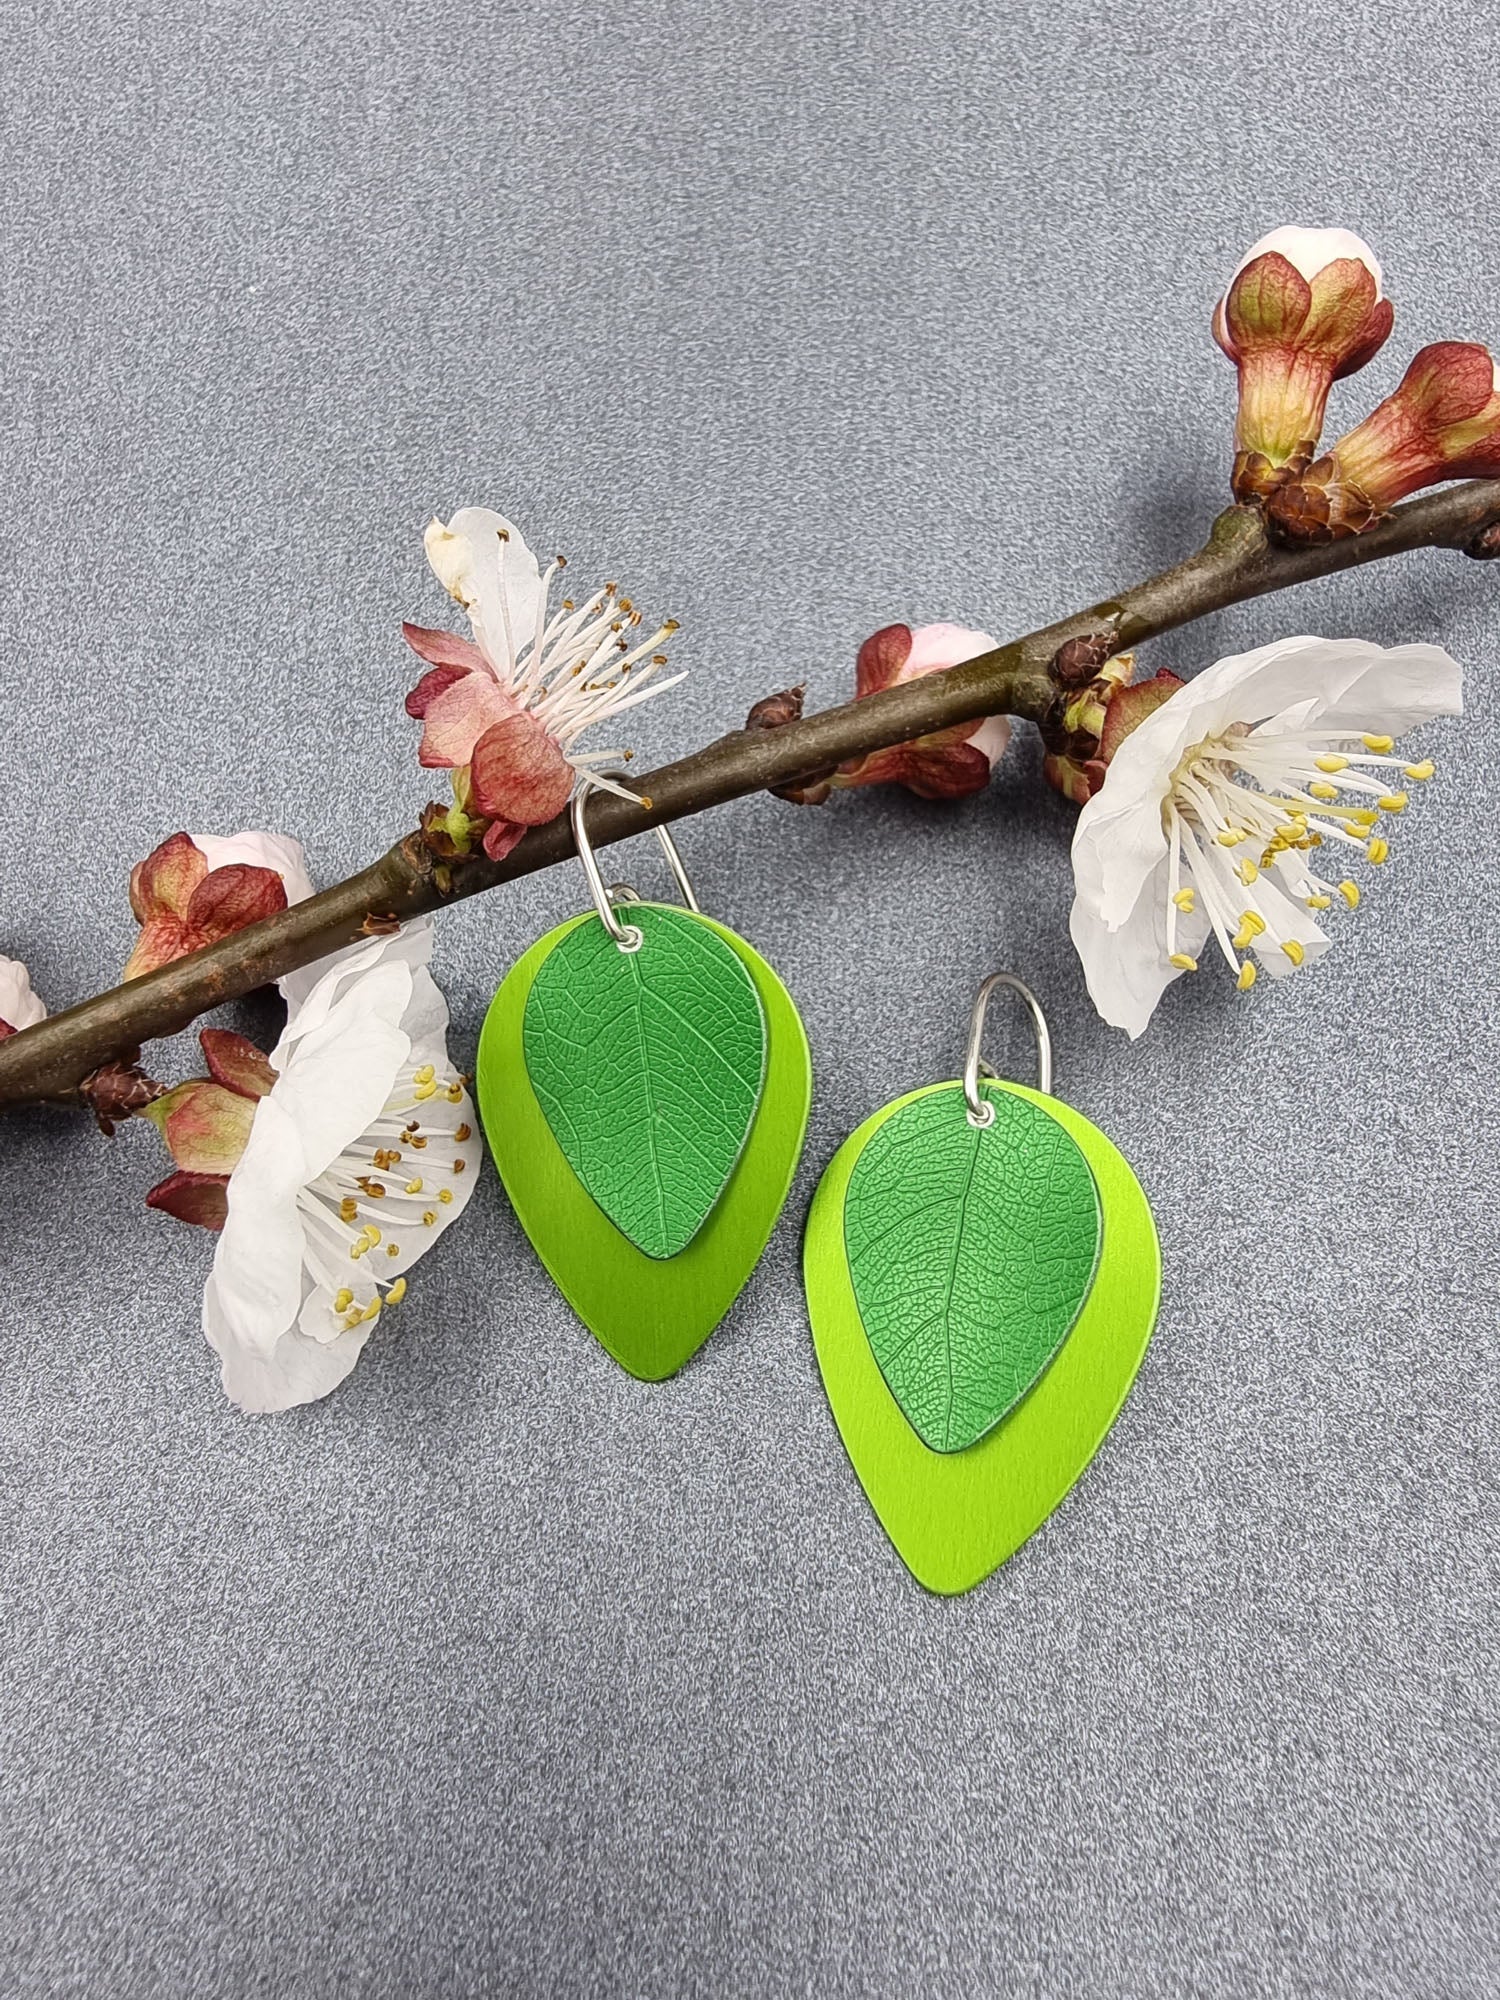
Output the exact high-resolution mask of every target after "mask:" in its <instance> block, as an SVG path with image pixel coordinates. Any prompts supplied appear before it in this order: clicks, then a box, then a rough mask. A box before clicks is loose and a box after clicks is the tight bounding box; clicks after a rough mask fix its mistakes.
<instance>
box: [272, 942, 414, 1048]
mask: <svg viewBox="0 0 1500 2000" xmlns="http://www.w3.org/2000/svg"><path fill="white" fill-rule="evenodd" d="M431 957H432V918H431V917H413V918H412V920H411V922H410V923H406V924H403V925H402V926H401V928H400V930H399V931H396V932H394V933H393V934H392V935H390V936H389V937H373V938H364V939H362V940H361V941H360V942H359V943H358V944H351V945H345V946H344V948H343V949H342V950H341V951H336V952H332V953H330V954H329V956H328V957H327V958H319V959H314V961H313V963H312V964H311V965H303V966H299V967H298V968H297V970H296V971H295V972H287V973H283V975H282V977H281V978H280V979H278V980H277V982H276V983H277V985H278V986H279V987H280V989H281V997H282V998H283V999H284V1000H285V1001H286V1004H287V1023H286V1029H285V1031H284V1033H283V1034H282V1037H281V1042H280V1043H279V1044H278V1047H285V1046H286V1044H287V1043H288V1042H290V1041H294V1040H295V1039H296V1038H297V1037H298V1036H299V1035H302V1034H305V1033H307V1031H308V1030H309V1029H310V1028H314V1027H316V1026H317V1025H318V1023H319V1022H320V1021H322V1020H324V1019H325V1018H326V1016H327V1013H328V1010H329V1008H330V1007H331V1006H332V1005H333V1003H334V1001H335V1000H336V999H337V998H338V995H339V993H340V992H341V991H342V990H343V988H344V987H345V986H346V985H347V984H348V982H349V981H350V980H351V979H354V978H357V977H358V976H359V975H360V974H361V973H364V972H368V971H369V970H370V968H371V967H372V966H375V965H380V964H382V963H384V961H386V960H387V959H391V958H396V959H400V961H401V962H402V963H403V964H405V965H408V966H411V967H412V968H415V967H417V966H419V965H426V964H427V963H428V961H429V960H430V959H431Z"/></svg>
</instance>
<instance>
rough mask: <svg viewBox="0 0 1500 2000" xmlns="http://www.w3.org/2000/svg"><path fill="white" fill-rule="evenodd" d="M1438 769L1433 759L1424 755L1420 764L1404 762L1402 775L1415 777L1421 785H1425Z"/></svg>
mask: <svg viewBox="0 0 1500 2000" xmlns="http://www.w3.org/2000/svg"><path fill="white" fill-rule="evenodd" d="M1436 769H1437V765H1436V764H1434V763H1433V761H1432V759H1431V758H1430V757H1424V758H1423V759H1422V761H1421V763H1420V764H1403V765H1402V767H1401V775H1402V777H1403V778H1415V780H1416V781H1417V783H1418V784H1419V785H1425V784H1426V782H1427V780H1428V779H1429V778H1430V777H1431V776H1432V774H1433V772H1434V771H1435V770H1436Z"/></svg>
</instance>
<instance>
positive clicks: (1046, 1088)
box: [964, 972, 1052, 1129]
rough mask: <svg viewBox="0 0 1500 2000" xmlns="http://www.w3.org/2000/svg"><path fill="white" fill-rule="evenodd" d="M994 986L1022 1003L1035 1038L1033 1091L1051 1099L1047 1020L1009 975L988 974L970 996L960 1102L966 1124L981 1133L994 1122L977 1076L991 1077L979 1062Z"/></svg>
mask: <svg viewBox="0 0 1500 2000" xmlns="http://www.w3.org/2000/svg"><path fill="white" fill-rule="evenodd" d="M997 986H1008V987H1009V988H1010V990H1011V992H1012V993H1019V994H1020V996H1021V998H1022V999H1023V1000H1024V1001H1025V1003H1026V1007H1027V1011H1028V1012H1029V1013H1030V1015H1031V1026H1032V1031H1033V1033H1034V1034H1035V1036H1036V1071H1037V1077H1036V1087H1037V1089H1038V1090H1039V1091H1040V1092H1041V1094H1042V1095H1043V1097H1050V1096H1051V1095H1052V1037H1051V1035H1050V1034H1049V1033H1048V1031H1047V1017H1046V1015H1045V1014H1044V1013H1043V1012H1042V1003H1041V1001H1040V1000H1038V999H1037V997H1036V995H1035V994H1034V993H1033V992H1032V990H1031V988H1030V987H1029V986H1027V985H1026V984H1025V982H1024V981H1022V980H1020V979H1017V978H1016V976H1015V974H1014V973H1013V972H992V973H991V974H990V976H989V978H988V979H986V980H984V981H982V982H981V984H980V988H979V991H978V993H976V994H975V996H974V1011H973V1013H972V1014H971V1015H970V1016H969V1046H968V1051H967V1053H966V1054H965V1056H964V1102H965V1103H966V1104H967V1105H968V1107H969V1109H968V1119H969V1123H970V1124H971V1125H973V1126H976V1127H979V1128H981V1129H982V1128H983V1127H984V1126H986V1125H993V1124H994V1122H995V1107H994V1105H993V1104H990V1103H989V1102H987V1101H986V1099H984V1098H982V1097H981V1096H980V1095H979V1076H980V1071H981V1069H984V1070H987V1071H988V1073H989V1074H990V1075H993V1074H994V1072H993V1071H992V1070H989V1069H988V1065H987V1064H983V1063H981V1061H980V1043H981V1042H982V1040H983V1038H984V1017H985V1012H986V1010H987V1008H988V1007H989V1004H990V995H991V994H992V993H993V992H994V991H995V988H996V987H997Z"/></svg>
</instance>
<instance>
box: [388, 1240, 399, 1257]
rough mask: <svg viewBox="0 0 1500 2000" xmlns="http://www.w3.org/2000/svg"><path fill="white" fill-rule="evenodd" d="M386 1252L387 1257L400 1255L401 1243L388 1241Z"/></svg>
mask: <svg viewBox="0 0 1500 2000" xmlns="http://www.w3.org/2000/svg"><path fill="white" fill-rule="evenodd" d="M385 1254H386V1256H387V1257H399V1256H400V1255H401V1245H400V1244H399V1243H387V1244H386V1246H385Z"/></svg>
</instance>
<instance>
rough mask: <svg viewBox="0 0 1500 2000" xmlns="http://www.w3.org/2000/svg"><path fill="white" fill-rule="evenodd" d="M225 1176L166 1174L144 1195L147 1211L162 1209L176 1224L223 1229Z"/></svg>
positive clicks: (226, 1197)
mask: <svg viewBox="0 0 1500 2000" xmlns="http://www.w3.org/2000/svg"><path fill="white" fill-rule="evenodd" d="M228 1189H229V1176H228V1174H189V1173H183V1172H181V1171H179V1172H177V1173H175V1174H168V1175H167V1177H166V1179H165V1180H164V1181H158V1182H157V1183H156V1186H155V1187H154V1188H150V1189H148V1190H147V1193H146V1206H147V1208H159V1209H163V1210H164V1211H165V1212H166V1213H167V1214H168V1215H175V1216H176V1218H177V1220H178V1221H179V1222H195V1223H197V1224H198V1226H199V1228H200V1229H222V1228H223V1227H224V1224H225V1223H226V1222H227V1221H228V1219H229V1194H228Z"/></svg>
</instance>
